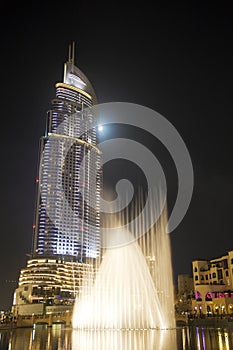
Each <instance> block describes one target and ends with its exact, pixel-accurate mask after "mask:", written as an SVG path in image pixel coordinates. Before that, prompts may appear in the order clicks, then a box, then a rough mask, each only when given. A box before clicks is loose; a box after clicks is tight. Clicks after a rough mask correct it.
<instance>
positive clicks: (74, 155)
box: [13, 44, 102, 314]
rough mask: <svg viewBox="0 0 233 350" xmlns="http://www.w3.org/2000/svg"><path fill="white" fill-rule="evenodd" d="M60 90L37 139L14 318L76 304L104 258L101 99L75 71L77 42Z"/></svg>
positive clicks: (58, 89)
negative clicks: (97, 111) (29, 232)
mask: <svg viewBox="0 0 233 350" xmlns="http://www.w3.org/2000/svg"><path fill="white" fill-rule="evenodd" d="M55 88H56V92H55V98H54V99H53V100H52V101H51V110H50V111H48V113H47V123H46V132H45V136H43V137H42V138H41V140H40V150H39V162H38V176H37V178H36V185H37V196H36V210H35V219H34V223H33V243H32V251H31V254H30V258H29V260H28V262H27V266H26V268H24V269H22V270H21V272H20V277H19V286H18V288H17V289H16V291H15V296H14V302H13V304H14V310H15V313H16V314H20V313H21V314H25V310H30V311H28V312H29V313H30V312H31V308H30V307H29V305H31V304H33V305H35V304H43V305H44V306H46V305H47V306H48V305H50V307H51V305H60V306H61V305H72V304H73V302H74V299H75V296H76V295H77V294H78V293H79V291H80V288H81V286H82V285H83V283H84V281H85V278H86V276H89V277H90V275H91V276H92V275H93V273H94V269H95V264H96V263H97V261H98V260H99V259H100V256H101V237H100V225H101V223H100V198H101V187H102V172H101V159H102V158H101V151H100V150H99V149H98V147H97V144H98V137H97V136H98V135H97V120H96V117H95V116H94V115H92V113H91V110H90V109H89V108H90V107H91V106H92V105H95V104H96V103H97V99H96V95H95V92H94V89H93V87H92V85H91V83H90V82H89V80H88V79H87V77H86V76H85V75H84V74H83V73H82V72H81V71H80V70H79V69H78V68H77V67H76V66H75V62H74V44H73V45H72V46H70V47H69V58H68V61H67V62H66V63H65V64H64V77H63V82H60V83H57V84H56V86H55ZM37 308H38V305H37Z"/></svg>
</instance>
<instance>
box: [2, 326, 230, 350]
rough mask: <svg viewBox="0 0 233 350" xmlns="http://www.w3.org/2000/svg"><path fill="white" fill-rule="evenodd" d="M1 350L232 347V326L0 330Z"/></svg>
mask: <svg viewBox="0 0 233 350" xmlns="http://www.w3.org/2000/svg"><path fill="white" fill-rule="evenodd" d="M0 349H1V350H231V349H233V329H232V328H203V327H183V328H182V327H181V328H177V329H176V330H170V331H167V330H161V331H157V330H151V331H140V330H139V331H88V332H85V331H83V332H80V331H76V330H72V329H71V328H66V327H64V326H62V325H53V326H52V327H47V326H39V325H37V326H35V328H33V329H32V328H17V329H13V330H0Z"/></svg>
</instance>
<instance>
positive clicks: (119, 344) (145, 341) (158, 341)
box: [72, 330, 177, 350]
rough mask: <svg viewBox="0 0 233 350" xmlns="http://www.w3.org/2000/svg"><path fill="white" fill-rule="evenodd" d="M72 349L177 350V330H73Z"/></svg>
mask: <svg viewBox="0 0 233 350" xmlns="http://www.w3.org/2000/svg"><path fill="white" fill-rule="evenodd" d="M72 338H73V341H72V350H92V349H95V350H135V349H144V350H152V349H159V350H166V349H174V350H177V346H176V330H170V331H166V330H151V331H143V330H142V331H115V330H114V331H87V332H85V331H82V332H80V331H73V334H72Z"/></svg>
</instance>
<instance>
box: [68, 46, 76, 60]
mask: <svg viewBox="0 0 233 350" xmlns="http://www.w3.org/2000/svg"><path fill="white" fill-rule="evenodd" d="M74 54H75V42H74V41H73V42H72V44H70V45H69V56H68V62H70V63H73V64H74Z"/></svg>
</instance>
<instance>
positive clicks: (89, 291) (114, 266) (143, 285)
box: [72, 210, 175, 332]
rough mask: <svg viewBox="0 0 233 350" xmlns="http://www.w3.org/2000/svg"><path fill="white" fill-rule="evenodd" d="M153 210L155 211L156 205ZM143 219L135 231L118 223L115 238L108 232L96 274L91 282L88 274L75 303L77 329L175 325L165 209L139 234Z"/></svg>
mask: <svg viewBox="0 0 233 350" xmlns="http://www.w3.org/2000/svg"><path fill="white" fill-rule="evenodd" d="M150 215H151V216H153V215H154V214H153V210H151V214H150ZM155 222H156V220H155ZM144 223H145V217H144V218H141V219H140V222H139V224H137V226H136V228H134V230H133V233H130V232H129V231H127V230H124V229H123V228H119V229H118V230H117V231H115V236H114V237H112V235H111V234H109V236H108V248H106V249H105V252H104V254H103V258H102V262H101V264H100V267H99V269H98V271H97V274H96V278H95V280H94V282H93V279H92V278H91V277H90V280H89V283H87V284H86V285H85V286H83V288H82V290H81V293H80V296H79V298H78V299H77V301H76V303H75V307H74V311H73V321H72V325H73V328H74V329H78V330H85V331H88V330H91V331H93V330H94V331H95V332H99V331H101V330H109V331H110V330H111V331H114V330H124V331H125V330H131V331H132V330H137V331H138V330H152V329H158V330H165V329H174V328H175V316H174V296H173V276H172V265H171V251H170V239H169V235H168V233H167V215H166V210H163V211H162V214H161V215H160V218H159V220H158V221H157V223H156V225H155V226H154V227H153V228H152V229H150V230H149V232H147V233H146V234H144V235H140V231H141V229H142V228H143V225H144ZM113 241H114V242H116V241H118V242H121V243H120V244H118V245H116V244H113ZM113 246H114V247H113Z"/></svg>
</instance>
